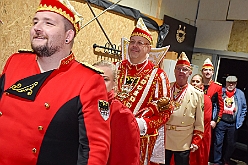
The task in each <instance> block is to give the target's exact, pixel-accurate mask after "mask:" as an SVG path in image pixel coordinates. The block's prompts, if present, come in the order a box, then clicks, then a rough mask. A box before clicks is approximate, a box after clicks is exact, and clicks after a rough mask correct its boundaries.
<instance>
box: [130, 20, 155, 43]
mask: <svg viewBox="0 0 248 165" xmlns="http://www.w3.org/2000/svg"><path fill="white" fill-rule="evenodd" d="M132 36H141V37H144V38H146V39H147V40H148V41H149V42H150V43H151V44H152V35H151V32H150V31H149V30H148V29H147V27H146V25H145V23H144V21H143V19H142V18H139V19H138V22H137V25H136V27H135V29H134V30H133V32H132V34H131V37H132Z"/></svg>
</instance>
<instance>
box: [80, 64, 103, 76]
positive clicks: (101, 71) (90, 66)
mask: <svg viewBox="0 0 248 165" xmlns="http://www.w3.org/2000/svg"><path fill="white" fill-rule="evenodd" d="M81 64H82V65H84V66H86V67H87V68H90V69H91V70H93V71H95V72H97V73H99V74H103V73H104V71H103V70H101V69H98V68H96V67H94V66H92V65H90V64H89V63H87V62H82V63H81Z"/></svg>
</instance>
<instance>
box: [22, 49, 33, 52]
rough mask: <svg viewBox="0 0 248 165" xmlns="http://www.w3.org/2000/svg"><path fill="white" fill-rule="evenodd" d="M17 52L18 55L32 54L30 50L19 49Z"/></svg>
mask: <svg viewBox="0 0 248 165" xmlns="http://www.w3.org/2000/svg"><path fill="white" fill-rule="evenodd" d="M18 52H19V53H34V51H33V50H32V49H19V50H18Z"/></svg>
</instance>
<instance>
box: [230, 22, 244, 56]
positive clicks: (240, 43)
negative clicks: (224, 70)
mask: <svg viewBox="0 0 248 165" xmlns="http://www.w3.org/2000/svg"><path fill="white" fill-rule="evenodd" d="M228 51H232V52H245V53H248V21H247V20H244V21H234V22H233V26H232V32H231V36H230V40H229V44H228Z"/></svg>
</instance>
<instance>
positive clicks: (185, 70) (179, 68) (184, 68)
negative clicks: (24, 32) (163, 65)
mask: <svg viewBox="0 0 248 165" xmlns="http://www.w3.org/2000/svg"><path fill="white" fill-rule="evenodd" d="M175 69H176V70H177V71H178V72H188V71H190V69H189V68H186V67H182V68H181V67H176V68H175Z"/></svg>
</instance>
